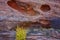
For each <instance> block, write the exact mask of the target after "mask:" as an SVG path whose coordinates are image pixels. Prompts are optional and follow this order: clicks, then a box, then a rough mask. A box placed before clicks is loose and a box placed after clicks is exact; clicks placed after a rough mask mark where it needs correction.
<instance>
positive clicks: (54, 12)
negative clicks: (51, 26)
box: [0, 0, 60, 21]
mask: <svg viewBox="0 0 60 40" xmlns="http://www.w3.org/2000/svg"><path fill="white" fill-rule="evenodd" d="M8 1H10V0H2V1H1V0H0V20H3V19H6V20H10V21H33V20H35V21H36V20H38V19H49V20H50V19H54V18H55V17H59V18H60V5H59V4H60V0H53V1H52V0H25V1H24V0H21V1H22V2H25V3H28V4H31V5H33V7H32V8H33V9H34V10H35V11H37V12H34V14H38V15H34V14H33V12H31V11H30V12H31V13H32V14H33V16H29V15H27V14H28V13H29V14H31V13H30V12H29V11H28V12H27V13H26V14H24V15H23V14H22V12H21V11H18V10H16V9H14V8H12V7H11V6H9V5H8V4H7V2H8ZM18 1H20V0H18ZM42 5H45V7H44V6H42ZM48 6H49V7H48ZM44 10H45V11H44Z"/></svg>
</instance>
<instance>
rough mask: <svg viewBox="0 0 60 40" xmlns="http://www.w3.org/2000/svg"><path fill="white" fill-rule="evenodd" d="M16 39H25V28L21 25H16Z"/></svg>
mask: <svg viewBox="0 0 60 40" xmlns="http://www.w3.org/2000/svg"><path fill="white" fill-rule="evenodd" d="M16 40H26V30H25V29H24V28H23V27H21V28H20V27H19V26H17V29H16Z"/></svg>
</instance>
